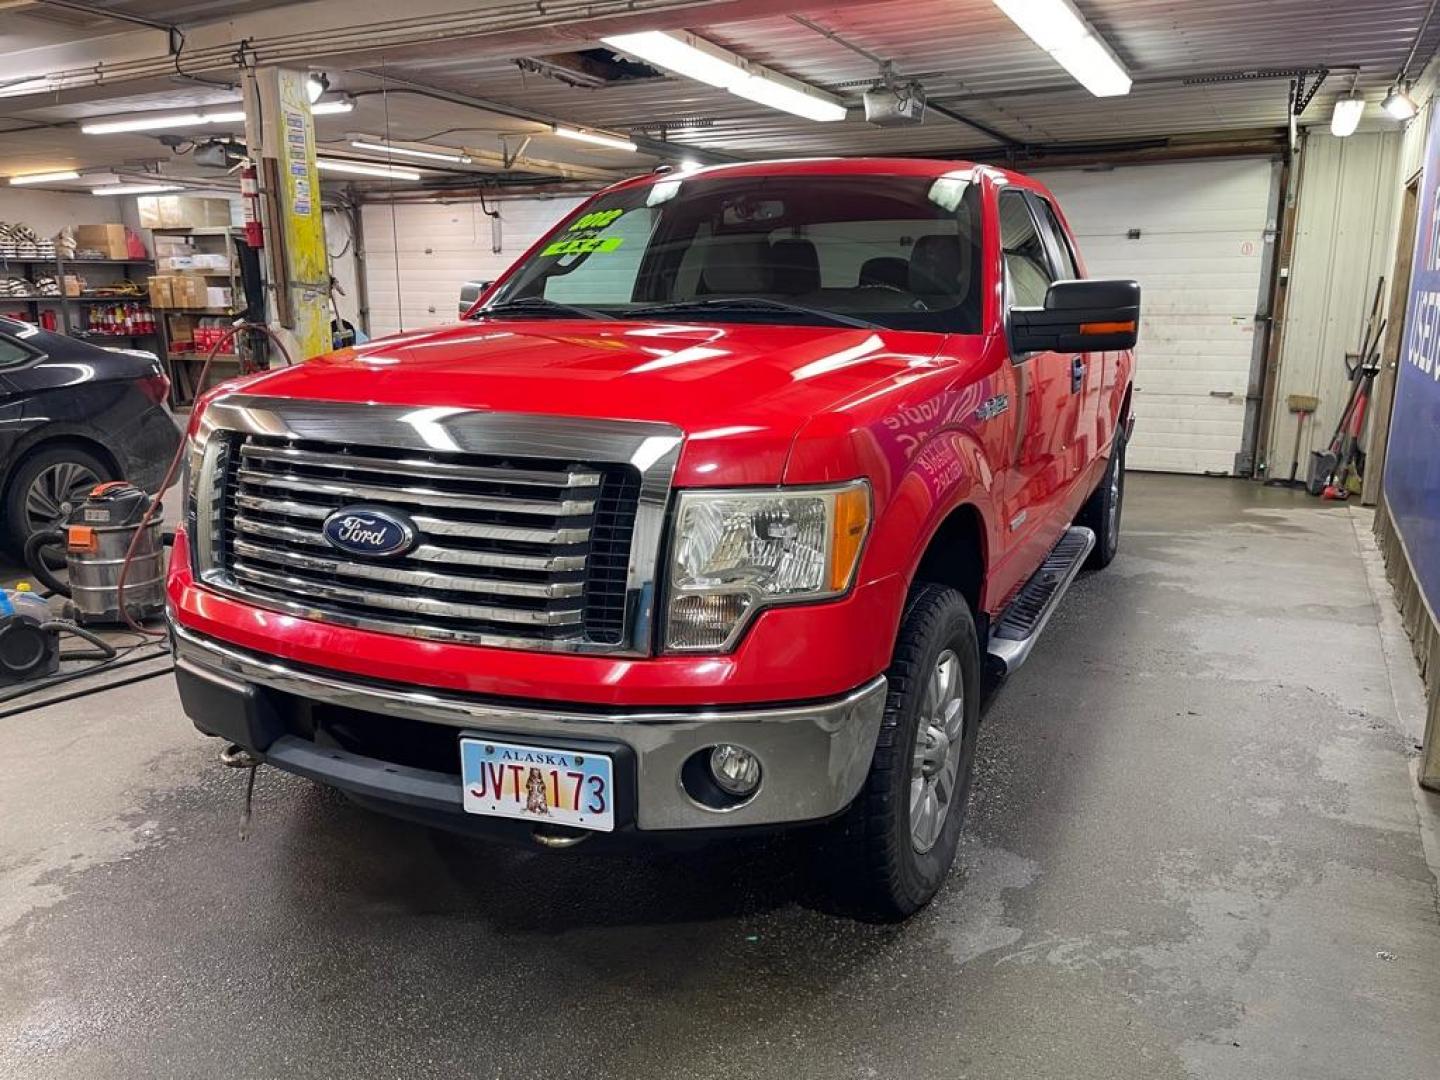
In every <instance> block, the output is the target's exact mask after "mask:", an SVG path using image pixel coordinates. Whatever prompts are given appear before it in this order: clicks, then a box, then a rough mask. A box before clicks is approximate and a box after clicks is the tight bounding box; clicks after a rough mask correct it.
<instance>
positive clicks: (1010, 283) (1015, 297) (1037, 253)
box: [1000, 190, 1055, 307]
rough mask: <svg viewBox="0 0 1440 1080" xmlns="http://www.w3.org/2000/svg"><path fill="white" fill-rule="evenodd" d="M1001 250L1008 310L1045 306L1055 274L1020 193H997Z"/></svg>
mask: <svg viewBox="0 0 1440 1080" xmlns="http://www.w3.org/2000/svg"><path fill="white" fill-rule="evenodd" d="M1000 247H1001V250H1002V251H1003V253H1004V256H1005V291H1006V296H1007V297H1008V302H1009V305H1010V306H1011V307H1044V306H1045V291H1046V289H1048V288H1049V287H1050V282H1051V281H1053V280H1054V279H1055V278H1054V274H1052V273H1051V271H1050V259H1049V256H1048V255H1047V254H1046V252H1045V241H1044V240H1043V239H1042V238H1041V236H1040V230H1039V228H1038V227H1037V226H1036V224H1035V218H1034V215H1032V214H1031V213H1030V207H1029V204H1028V203H1027V201H1026V199H1025V195H1024V193H1023V192H1021V191H1018V190H1011V191H1002V192H1001V193H1000Z"/></svg>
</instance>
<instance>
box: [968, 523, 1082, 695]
mask: <svg viewBox="0 0 1440 1080" xmlns="http://www.w3.org/2000/svg"><path fill="white" fill-rule="evenodd" d="M1094 546H1095V534H1094V533H1093V532H1092V531H1091V530H1089V529H1086V528H1083V527H1081V526H1079V525H1072V526H1071V527H1070V528H1069V529H1067V530H1065V535H1064V536H1062V537H1060V542H1059V543H1057V544H1056V545H1055V546H1054V547H1053V548H1051V549H1050V554H1049V555H1046V556H1045V561H1044V562H1042V563H1041V564H1040V569H1038V570H1036V571H1035V573H1033V574H1032V575H1030V580H1029V581H1027V582H1026V583H1025V585H1024V586H1023V587H1022V588H1021V589H1020V591H1019V592H1018V593H1017V594H1016V595H1015V599H1014V600H1012V601H1010V606H1009V607H1007V608H1006V609H1005V610H1004V612H1002V613H1001V614H1000V616H999V617H998V618H997V619H996V620H995V622H994V623H993V624H992V625H991V630H990V644H989V646H988V651H989V653H990V660H991V662H992V663H994V664H995V665H996V666H998V667H999V669H1000V671H999V673H1000V674H1002V675H1008V674H1010V673H1011V672H1013V671H1014V670H1015V669H1016V668H1018V667H1019V666H1020V665H1021V664H1023V663H1024V662H1025V661H1026V660H1027V659H1028V658H1029V656H1030V650H1031V649H1033V648H1034V647H1035V642H1036V641H1037V640H1038V639H1039V637H1040V632H1041V631H1042V630H1044V629H1045V624H1046V623H1047V622H1049V621H1050V616H1051V615H1052V614H1053V613H1054V611H1055V608H1056V605H1058V604H1059V603H1060V598H1061V597H1062V596H1064V595H1065V590H1067V589H1068V588H1070V583H1071V582H1072V581H1074V580H1075V575H1076V574H1078V573H1080V567H1082V566H1084V565H1085V559H1086V558H1087V557H1088V556H1089V554H1090V549H1091V548H1093V547H1094Z"/></svg>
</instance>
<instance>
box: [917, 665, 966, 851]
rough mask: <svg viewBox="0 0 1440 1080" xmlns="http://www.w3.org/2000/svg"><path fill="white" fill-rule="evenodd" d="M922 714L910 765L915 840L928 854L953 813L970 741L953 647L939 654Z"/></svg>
mask: <svg viewBox="0 0 1440 1080" xmlns="http://www.w3.org/2000/svg"><path fill="white" fill-rule="evenodd" d="M919 713H920V716H919V723H918V727H917V730H916V732H915V749H914V752H913V754H912V757H911V767H910V843H911V845H912V846H913V847H914V848H915V850H916V851H918V852H919V853H920V854H922V855H923V854H924V853H925V852H927V851H929V850H930V849H931V848H932V847H934V846H935V843H936V841H938V840H939V839H940V834H941V832H943V831H944V829H945V822H946V821H947V820H948V819H949V817H950V810H951V805H952V803H953V802H954V799H955V788H956V783H957V780H958V773H959V771H960V751H961V748H962V746H963V744H964V741H965V690H964V685H963V680H962V679H961V672H960V657H959V656H957V655H956V654H955V651H954V650H953V649H946V650H945V651H944V652H942V653H941V654H940V655H939V657H937V658H936V660H935V666H934V668H932V669H931V672H930V677H929V678H928V679H927V680H926V682H925V692H924V694H923V695H922V696H921V699H920V705H919Z"/></svg>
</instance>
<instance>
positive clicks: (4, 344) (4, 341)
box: [0, 334, 36, 368]
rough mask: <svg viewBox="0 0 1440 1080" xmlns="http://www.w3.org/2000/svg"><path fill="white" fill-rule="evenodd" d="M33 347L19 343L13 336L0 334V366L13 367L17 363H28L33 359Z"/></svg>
mask: <svg viewBox="0 0 1440 1080" xmlns="http://www.w3.org/2000/svg"><path fill="white" fill-rule="evenodd" d="M35 355H36V354H35V352H34V350H33V349H30V348H27V347H26V346H24V345H22V344H20V342H18V341H16V340H15V339H14V338H10V337H6V336H4V335H3V334H0V368H8V367H15V366H16V365H17V364H28V363H29V362H30V361H31V360H33V359H35Z"/></svg>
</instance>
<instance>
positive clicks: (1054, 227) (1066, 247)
mask: <svg viewBox="0 0 1440 1080" xmlns="http://www.w3.org/2000/svg"><path fill="white" fill-rule="evenodd" d="M1034 203H1035V210H1036V215H1037V216H1038V217H1039V219H1040V227H1041V228H1042V229H1043V230H1044V232H1045V239H1046V241H1047V242H1048V243H1049V245H1050V253H1051V261H1052V262H1053V263H1054V264H1055V268H1056V271H1057V272H1058V273H1059V275H1060V277H1061V278H1065V279H1069V280H1073V279H1075V278H1078V277H1079V276H1080V270H1079V268H1078V267H1077V266H1076V265H1075V252H1074V250H1072V249H1071V247H1070V237H1069V236H1067V235H1066V233H1065V228H1064V226H1062V225H1061V224H1060V217H1059V215H1057V214H1056V213H1055V207H1054V205H1053V204H1052V203H1051V202H1050V200H1049V199H1042V198H1040V197H1038V196H1035V197H1034Z"/></svg>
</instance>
